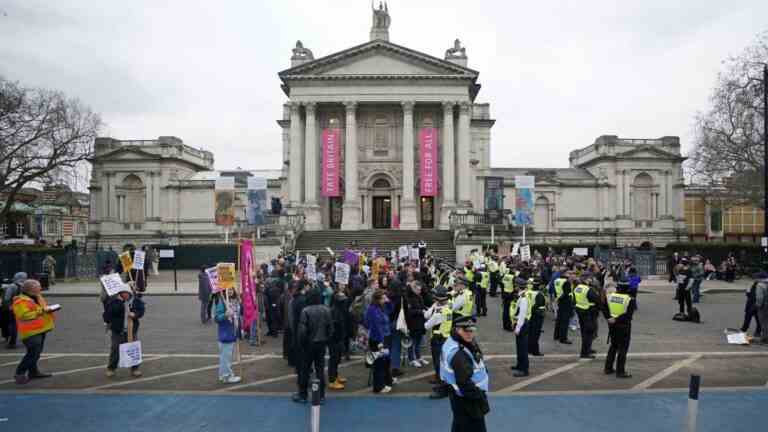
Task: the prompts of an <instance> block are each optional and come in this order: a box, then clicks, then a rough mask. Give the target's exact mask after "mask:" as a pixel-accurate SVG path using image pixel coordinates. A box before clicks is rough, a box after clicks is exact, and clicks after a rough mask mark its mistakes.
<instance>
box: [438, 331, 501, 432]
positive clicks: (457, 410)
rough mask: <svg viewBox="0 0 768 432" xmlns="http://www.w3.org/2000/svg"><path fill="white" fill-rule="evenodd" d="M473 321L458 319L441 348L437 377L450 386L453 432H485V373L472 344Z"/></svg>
mask: <svg viewBox="0 0 768 432" xmlns="http://www.w3.org/2000/svg"><path fill="white" fill-rule="evenodd" d="M476 324H477V323H476V321H475V318H473V317H465V316H458V317H457V318H456V319H454V321H453V330H452V331H451V335H450V337H449V338H448V339H447V340H446V342H445V344H443V351H442V359H443V360H442V361H441V367H440V376H441V378H442V379H443V381H445V382H446V383H448V384H450V386H451V390H452V391H451V393H450V399H451V411H453V423H452V425H451V431H452V432H484V431H485V430H486V427H485V415H486V414H488V412H490V406H489V404H488V396H487V393H488V371H487V370H486V367H485V363H484V362H483V353H482V351H481V350H480V346H479V345H478V344H477V342H476V341H475V332H476V331H477V326H476Z"/></svg>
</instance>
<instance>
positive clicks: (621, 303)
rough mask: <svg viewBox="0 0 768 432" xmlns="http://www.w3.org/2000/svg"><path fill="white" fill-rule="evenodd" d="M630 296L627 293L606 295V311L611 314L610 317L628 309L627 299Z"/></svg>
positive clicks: (623, 312)
mask: <svg viewBox="0 0 768 432" xmlns="http://www.w3.org/2000/svg"><path fill="white" fill-rule="evenodd" d="M630 300H632V297H630V296H628V295H627V294H619V293H613V294H611V295H609V296H608V312H610V314H611V318H618V317H620V316H622V315H624V314H625V313H627V309H629V301H630Z"/></svg>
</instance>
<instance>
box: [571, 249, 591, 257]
mask: <svg viewBox="0 0 768 432" xmlns="http://www.w3.org/2000/svg"><path fill="white" fill-rule="evenodd" d="M573 255H574V256H584V257H585V256H587V255H589V248H585V247H581V248H573Z"/></svg>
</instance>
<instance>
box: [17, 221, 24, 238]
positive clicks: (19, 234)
mask: <svg viewBox="0 0 768 432" xmlns="http://www.w3.org/2000/svg"><path fill="white" fill-rule="evenodd" d="M23 236H24V224H23V223H21V222H16V237H23Z"/></svg>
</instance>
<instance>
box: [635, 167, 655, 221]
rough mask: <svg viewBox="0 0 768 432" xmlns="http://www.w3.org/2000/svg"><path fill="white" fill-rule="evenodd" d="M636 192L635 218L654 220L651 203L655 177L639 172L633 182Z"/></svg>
mask: <svg viewBox="0 0 768 432" xmlns="http://www.w3.org/2000/svg"><path fill="white" fill-rule="evenodd" d="M632 186H633V189H634V190H633V191H632V192H633V193H634V205H633V210H634V212H633V214H632V216H634V218H635V220H652V219H654V218H653V213H652V210H653V207H652V205H651V192H652V190H653V178H651V176H650V175H648V174H646V173H642V174H638V175H637V177H635V181H634V182H633V183H632Z"/></svg>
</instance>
